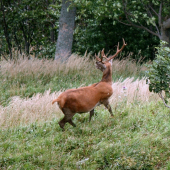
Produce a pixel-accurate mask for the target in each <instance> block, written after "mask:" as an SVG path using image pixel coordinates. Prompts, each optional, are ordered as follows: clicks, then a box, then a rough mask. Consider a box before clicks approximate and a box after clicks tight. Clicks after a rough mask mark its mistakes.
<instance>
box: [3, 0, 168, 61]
mask: <svg viewBox="0 0 170 170" xmlns="http://www.w3.org/2000/svg"><path fill="white" fill-rule="evenodd" d="M63 2H66V1H63ZM169 3H170V2H169V1H163V0H162V1H161V2H160V1H158V0H154V1H152V2H151V3H150V1H148V0H143V1H141V2H139V1H125V0H117V1H114V2H113V1H112V0H108V1H106V2H105V1H103V0H98V1H93V0H91V1H87V0H83V1H78V0H75V1H70V2H69V5H70V6H69V9H71V8H73V7H75V8H76V16H75V17H74V20H75V25H74V33H73V34H74V35H73V36H74V38H73V46H72V53H78V54H81V55H83V54H84V53H85V52H86V51H87V52H91V53H92V54H95V53H98V52H99V51H100V50H101V49H103V48H105V49H106V51H107V52H108V51H109V50H111V52H112V51H113V50H114V47H115V46H116V45H117V42H119V41H121V40H122V38H125V40H126V41H127V42H128V46H127V48H126V49H125V51H124V53H125V55H124V56H127V55H130V56H131V57H132V58H134V59H137V60H139V59H140V58H141V57H142V58H145V60H153V59H154V57H155V47H156V46H157V45H158V44H159V41H160V40H164V41H167V42H168V43H169V37H170V26H169V25H170V24H169V22H170V21H169ZM61 6H62V3H61V1H60V0H58V1H57V0H32V1H30V0H24V1H21V0H15V1H14V0H1V10H0V18H1V19H0V23H1V24H0V41H1V43H0V44H1V50H0V54H1V57H4V58H6V54H7V56H8V58H10V59H12V58H15V54H12V53H14V51H15V52H17V53H20V54H21V55H22V54H23V53H24V54H26V55H28V56H29V55H31V54H32V55H33V54H34V56H36V57H40V58H42V57H45V58H54V55H55V50H56V41H57V37H58V32H59V16H60V10H61ZM69 9H68V10H69ZM8 58H6V59H8Z"/></svg>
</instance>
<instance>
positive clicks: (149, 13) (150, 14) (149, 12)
mask: <svg viewBox="0 0 170 170" xmlns="http://www.w3.org/2000/svg"><path fill="white" fill-rule="evenodd" d="M149 7H150V8H151V9H152V10H153V11H154V12H155V14H156V15H157V16H158V14H157V13H156V11H155V10H154V9H153V8H152V6H151V5H149ZM145 8H146V10H147V12H148V15H149V16H150V17H151V18H152V17H153V15H152V13H151V11H150V10H149V8H148V7H147V6H145ZM154 23H155V22H154ZM155 28H156V30H157V32H158V34H159V35H160V31H159V29H158V26H157V25H156V23H155Z"/></svg>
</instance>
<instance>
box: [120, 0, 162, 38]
mask: <svg viewBox="0 0 170 170" xmlns="http://www.w3.org/2000/svg"><path fill="white" fill-rule="evenodd" d="M123 2H124V4H123V6H124V8H123V10H124V13H125V15H126V19H127V20H128V22H129V23H130V25H131V26H134V27H137V28H141V29H144V30H146V31H148V32H149V33H151V34H153V35H156V36H158V37H159V38H160V34H159V32H158V33H155V32H153V31H151V30H150V29H148V28H147V27H145V26H143V25H142V24H141V23H140V22H138V21H137V23H138V24H139V25H137V24H134V23H133V22H132V21H131V19H130V18H129V16H131V17H132V18H135V17H134V16H133V15H132V14H131V13H129V12H128V11H127V10H126V3H125V1H123ZM157 30H158V28H157Z"/></svg>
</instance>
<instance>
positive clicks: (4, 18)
mask: <svg viewBox="0 0 170 170" xmlns="http://www.w3.org/2000/svg"><path fill="white" fill-rule="evenodd" d="M55 2H58V3H57V4H59V5H58V6H57V5H56V6H55V5H54V3H55ZM60 7H61V6H60V2H59V0H48V1H47V0H32V1H31V3H30V0H24V1H21V0H15V1H13V0H1V3H0V44H1V46H0V47H1V48H0V54H1V55H5V54H9V55H10V59H13V58H14V56H12V51H13V50H15V52H16V51H19V53H20V54H23V53H24V54H27V56H28V57H29V54H30V51H31V50H30V47H33V48H34V52H35V53H37V54H39V55H40V54H41V56H45V55H46V53H48V56H49V54H51V55H52V54H54V52H55V51H54V50H53V49H55V46H54V45H53V44H54V39H56V37H57V26H56V27H54V25H55V24H56V21H57V20H58V14H59V9H60ZM56 25H57V24H56ZM49 46H50V48H49ZM53 46H54V48H53ZM52 50H53V51H52ZM6 59H7V58H6Z"/></svg>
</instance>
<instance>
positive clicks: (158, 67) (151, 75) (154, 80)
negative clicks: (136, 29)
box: [147, 42, 170, 106]
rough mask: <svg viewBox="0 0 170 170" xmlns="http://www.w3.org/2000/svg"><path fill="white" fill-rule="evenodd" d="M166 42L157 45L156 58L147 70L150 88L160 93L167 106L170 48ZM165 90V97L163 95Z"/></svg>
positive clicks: (169, 91) (169, 84) (169, 90)
mask: <svg viewBox="0 0 170 170" xmlns="http://www.w3.org/2000/svg"><path fill="white" fill-rule="evenodd" d="M165 45H166V42H161V44H160V46H159V47H157V54H156V59H155V60H154V61H153V64H152V65H150V67H149V68H150V69H149V71H147V77H148V83H149V90H150V91H153V92H155V93H158V94H159V96H160V97H161V98H162V100H163V101H164V104H165V105H166V106H168V105H167V102H168V100H167V99H168V98H170V48H169V47H166V46H165ZM163 92H165V97H164V96H163V94H162V93H163Z"/></svg>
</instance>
